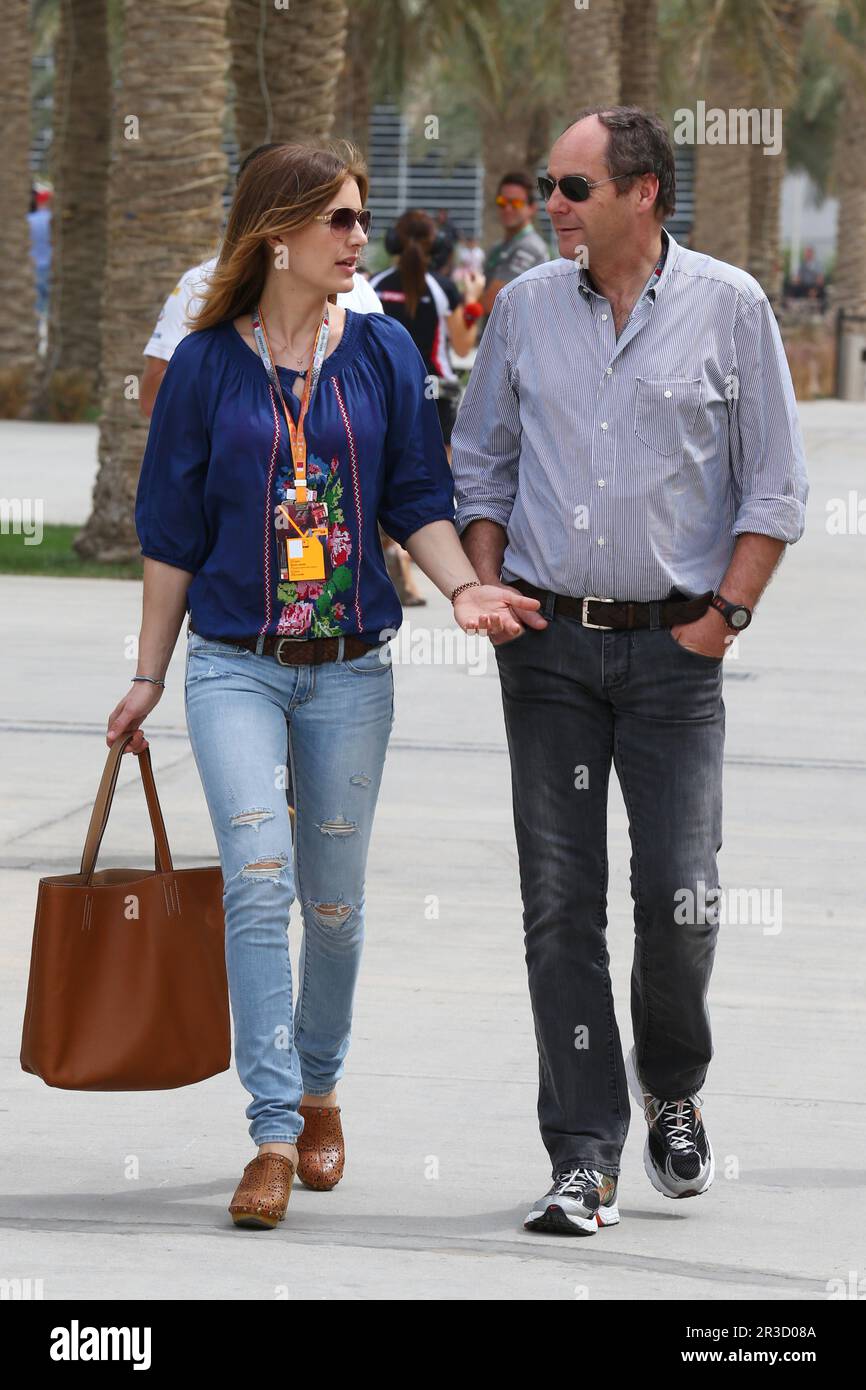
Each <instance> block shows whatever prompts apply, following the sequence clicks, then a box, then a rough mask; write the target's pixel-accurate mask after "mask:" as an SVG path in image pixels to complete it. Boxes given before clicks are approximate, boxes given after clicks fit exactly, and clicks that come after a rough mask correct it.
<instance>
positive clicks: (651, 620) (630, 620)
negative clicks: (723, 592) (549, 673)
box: [503, 579, 713, 631]
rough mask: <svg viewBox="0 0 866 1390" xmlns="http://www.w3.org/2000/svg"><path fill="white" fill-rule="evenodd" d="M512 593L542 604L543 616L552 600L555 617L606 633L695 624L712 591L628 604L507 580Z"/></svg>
mask: <svg viewBox="0 0 866 1390" xmlns="http://www.w3.org/2000/svg"><path fill="white" fill-rule="evenodd" d="M503 583H508V584H510V586H511V588H512V589H519V590H520V592H521V593H522V594H527V595H528V596H529V598H537V599H540V600H541V610H540V611H541V615H542V616H545V607H546V603H547V602H548V600H549V599H551V598H552V599H553V609H552V611H553V613H560V614H562V616H563V617H566V618H577V619H578V620H579V621H580V622H581V623H582V624H583V626H584V627H594V628H599V629H601V630H603V631H611V630H614V629H616V630H617V631H620V630H626V631H627V630H629V629H631V628H636V627H673V626H674V624H675V623H693V622H694V621H695V619H696V618H702V617H703V615H704V614H705V613H706V611H707V609H708V608H709V606H710V599H711V598H712V596H713V590H712V589H708V590H707V592H706V593H705V594H699V595H698V596H697V597H696V598H689V599H660V600H659V601H658V602H657V603H625V602H619V601H618V600H617V601H615V600H613V599H607V598H597V597H595V596H594V595H590V596H588V597H587V598H571V597H569V596H568V595H567V594H551V593H549V591H548V590H546V589H537V588H536V587H535V585H534V584H529V583H528V582H527V581H526V580H525V579H512V580H504V581H503Z"/></svg>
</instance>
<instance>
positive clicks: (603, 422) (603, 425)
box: [601, 420, 607, 430]
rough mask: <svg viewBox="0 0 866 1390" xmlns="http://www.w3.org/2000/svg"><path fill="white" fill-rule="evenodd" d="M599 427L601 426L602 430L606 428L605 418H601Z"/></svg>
mask: <svg viewBox="0 0 866 1390" xmlns="http://www.w3.org/2000/svg"><path fill="white" fill-rule="evenodd" d="M601 427H602V429H603V430H606V429H607V420H602V422H601Z"/></svg>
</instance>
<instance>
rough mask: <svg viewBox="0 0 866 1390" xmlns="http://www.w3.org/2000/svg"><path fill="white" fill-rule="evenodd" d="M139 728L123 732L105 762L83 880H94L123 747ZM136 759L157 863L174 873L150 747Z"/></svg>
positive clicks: (89, 829) (162, 869)
mask: <svg viewBox="0 0 866 1390" xmlns="http://www.w3.org/2000/svg"><path fill="white" fill-rule="evenodd" d="M135 732H136V731H135V730H133V731H132V732H131V733H126V734H121V736H120V738H119V739H118V740H117V742H116V743H115V744H114V745H113V746H112V748H111V749H109V753H108V757H107V759H106V762H105V769H104V771H103V774H102V781H101V782H100V783H99V790H98V792H97V793H96V800H95V802H94V803H93V811H92V812H91V815H90V824H89V825H88V827H87V838H86V840H85V841H84V853H83V854H82V856H81V877H82V881H83V882H84V883H85V884H88V885H89V884H90V883H91V882H92V879H93V874H94V870H95V869H96V856H97V855H98V853H99V846H100V845H101V844H102V837H103V835H104V834H105V827H106V826H107V825H108V817H109V815H110V813H111V803H112V801H113V799H114V789H115V787H116V786H117V778H118V774H119V772H120V760H121V757H122V756H123V750H124V748H125V747H126V745H127V744H128V743H130V742H131V741H132V739H133V738H134V737H135ZM136 762H137V763H138V766H139V770H140V771H141V780H142V782H143V783H144V795H145V798H146V800H147V809H148V812H149V814H150V824H151V826H152V828H153V839H154V862H155V866H156V869H157V872H158V873H163V874H170V873H172V872H173V871H174V866H173V864H172V862H171V850H170V849H169V847H168V836H167V835H166V833H165V821H164V820H163V818H162V810H161V808H160V804H159V797H158V796H157V794H156V783H155V782H154V780H153V767H152V766H151V762H150V749H149V748H145V749H144V751H143V752H142V753H138V754H137V755H136Z"/></svg>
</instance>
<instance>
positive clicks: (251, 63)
mask: <svg viewBox="0 0 866 1390" xmlns="http://www.w3.org/2000/svg"><path fill="white" fill-rule="evenodd" d="M228 17H229V37H230V40H231V75H232V82H233V84H234V92H235V95H234V112H235V130H236V134H237V140H238V145H239V146H240V149H241V152H242V153H244V154H246V153H249V151H250V150H251V149H254V148H255V146H256V145H261V144H263V143H266V142H267V141H270V140H302V141H312V142H321V141H323V140H326V139H327V138H328V136H329V135H330V134H331V129H332V126H333V123H334V111H335V106H336V98H337V88H338V84H339V79H340V72H341V70H342V67H343V58H344V49H345V43H346V30H347V6H346V0H292V4H291V7H287V8H285V9H284V8H279V9H278V8H276V7H275V6H274V5H272V4H271V5H264V4H262V3H261V0H232V3H231V4H230V5H229V7H228Z"/></svg>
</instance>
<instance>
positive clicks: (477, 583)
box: [451, 579, 481, 603]
mask: <svg viewBox="0 0 866 1390" xmlns="http://www.w3.org/2000/svg"><path fill="white" fill-rule="evenodd" d="M476 588H478V589H480V588H481V580H480V579H468V580H467V581H466V583H465V584H458V585H457V588H456V589H454V590H453V592H452V594H451V602H452V603H453V602H454V600H455V599H456V597H457V595H458V594H462V593H463V592H464V591H465V590H466V589H476Z"/></svg>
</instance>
